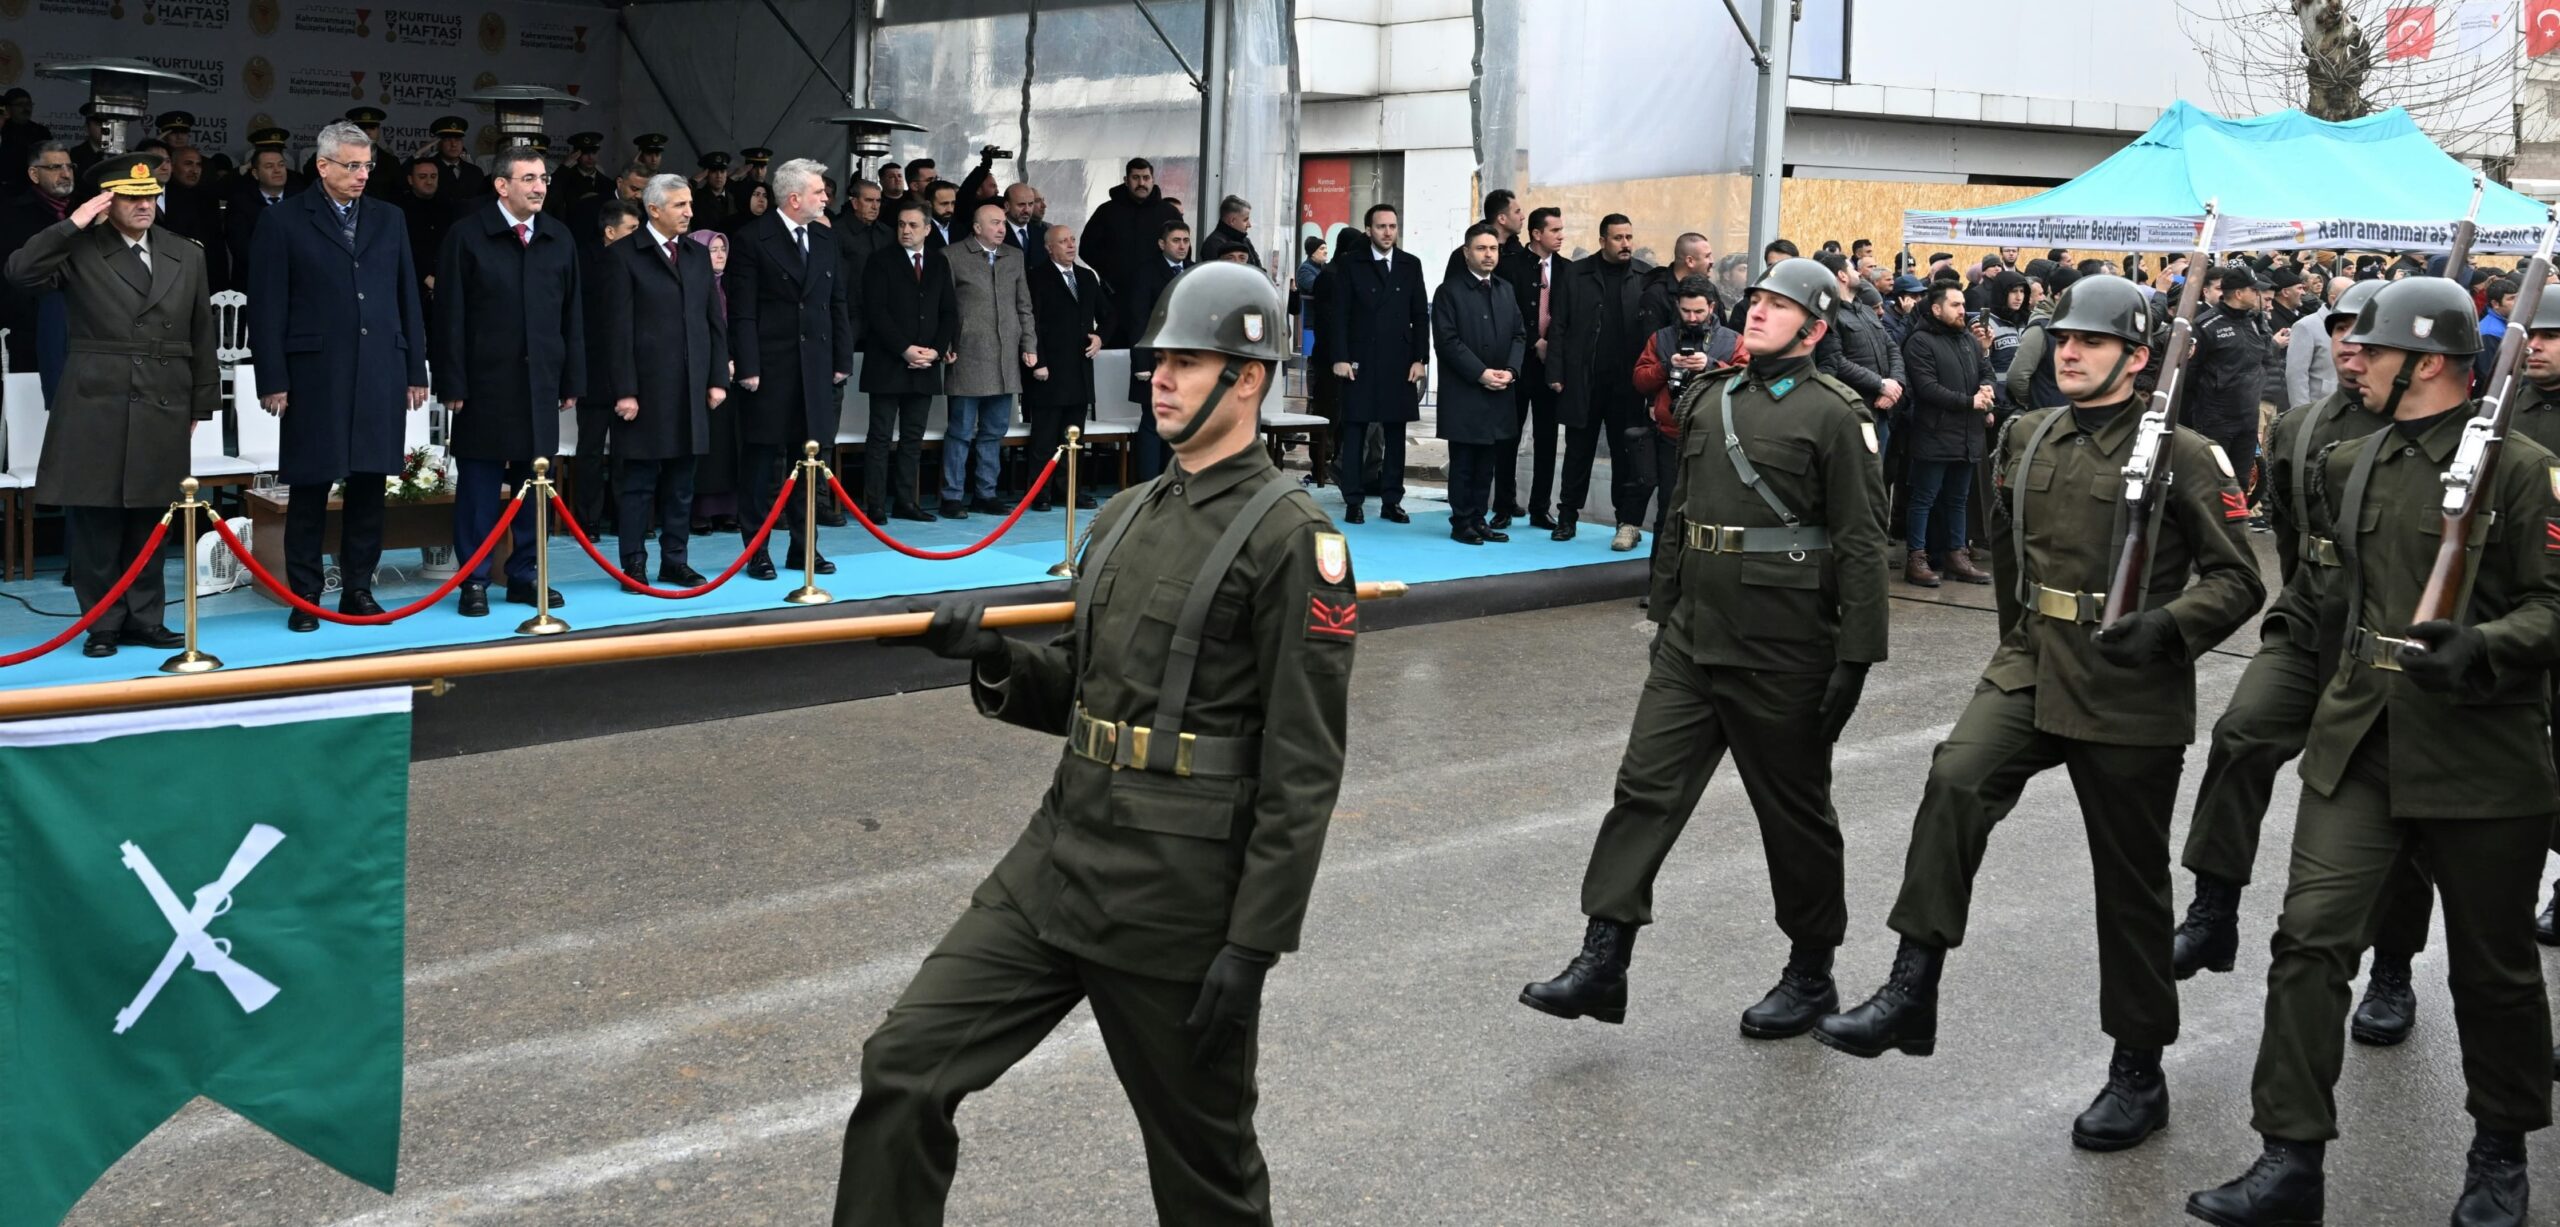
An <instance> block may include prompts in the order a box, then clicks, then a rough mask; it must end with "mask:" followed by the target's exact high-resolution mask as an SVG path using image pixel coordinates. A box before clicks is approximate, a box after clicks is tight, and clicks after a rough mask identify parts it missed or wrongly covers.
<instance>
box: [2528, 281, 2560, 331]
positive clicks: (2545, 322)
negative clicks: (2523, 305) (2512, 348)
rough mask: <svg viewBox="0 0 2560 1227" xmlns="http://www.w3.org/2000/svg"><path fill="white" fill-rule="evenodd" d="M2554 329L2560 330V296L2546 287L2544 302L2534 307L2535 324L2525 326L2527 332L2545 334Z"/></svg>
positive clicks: (2544, 289) (2543, 293) (2543, 291)
mask: <svg viewBox="0 0 2560 1227" xmlns="http://www.w3.org/2000/svg"><path fill="white" fill-rule="evenodd" d="M2553 328H2560V294H2553V293H2552V292H2551V287H2549V286H2544V287H2543V289H2542V301H2541V302H2538V303H2535V304H2534V305H2533V322H2532V323H2530V324H2527V325H2525V331H2527V332H2543V331H2546V330H2548V329H2553Z"/></svg>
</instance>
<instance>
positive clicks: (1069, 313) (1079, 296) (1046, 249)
mask: <svg viewBox="0 0 2560 1227" xmlns="http://www.w3.org/2000/svg"><path fill="white" fill-rule="evenodd" d="M1040 240H1041V246H1042V248H1043V254H1042V255H1041V256H1040V257H1039V258H1038V259H1035V260H1033V261H1032V262H1031V266H1030V267H1029V268H1028V269H1025V270H1024V273H1025V276H1026V278H1027V279H1028V280H1029V281H1030V283H1031V313H1032V315H1033V317H1034V318H1035V319H1036V320H1037V321H1038V325H1039V331H1040V344H1039V353H1040V365H1039V366H1037V367H1035V368H1033V369H1032V371H1031V378H1030V379H1028V380H1025V381H1024V382H1023V385H1022V415H1023V417H1024V418H1025V419H1026V420H1028V421H1029V422H1030V423H1031V438H1030V441H1029V442H1030V446H1029V448H1028V449H1027V450H1025V451H1024V452H1023V455H1024V456H1025V457H1026V458H1027V459H1029V460H1030V462H1031V463H1032V464H1034V465H1040V464H1046V463H1048V456H1049V454H1050V453H1051V452H1053V451H1056V450H1057V447H1058V443H1059V441H1060V440H1062V439H1064V438H1065V437H1066V433H1067V427H1069V426H1082V425H1083V424H1084V421H1085V417H1086V415H1087V414H1088V413H1090V412H1091V410H1092V409H1093V356H1094V355H1095V354H1097V353H1100V352H1102V338H1103V337H1105V336H1107V335H1109V334H1110V333H1112V332H1113V331H1115V330H1116V329H1118V328H1119V326H1120V320H1119V314H1118V312H1116V311H1115V310H1113V308H1112V305H1111V294H1110V292H1109V291H1107V290H1105V289H1103V288H1102V279H1101V278H1100V277H1097V276H1095V275H1094V272H1093V270H1092V269H1089V268H1084V267H1081V266H1079V265H1078V264H1077V263H1076V232H1075V229H1074V228H1073V227H1070V226H1049V227H1047V228H1046V229H1045V230H1044V231H1043V232H1042V234H1041V236H1040ZM1060 480H1064V479H1063V478H1053V479H1052V484H1051V485H1049V486H1046V487H1043V488H1042V489H1041V491H1040V497H1039V499H1038V500H1036V501H1034V502H1033V503H1032V504H1031V509H1032V510H1033V511H1047V510H1048V509H1049V504H1050V502H1051V499H1050V494H1051V492H1052V491H1054V490H1057V489H1061V488H1062V487H1059V486H1057V485H1056V484H1054V483H1055V482H1057V481H1060ZM1093 505H1094V498H1093V495H1092V494H1091V493H1089V492H1087V491H1083V490H1078V491H1077V492H1076V506H1078V507H1091V506H1093Z"/></svg>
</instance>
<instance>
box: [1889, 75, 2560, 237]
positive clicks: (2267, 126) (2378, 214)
mask: <svg viewBox="0 0 2560 1227" xmlns="http://www.w3.org/2000/svg"><path fill="white" fill-rule="evenodd" d="M2473 174H2474V172H2473V171H2472V169H2471V168H2470V167H2467V166H2464V165H2463V164H2461V163H2460V162H2457V161H2455V160H2453V158H2452V157H2451V156H2450V155H2448V154H2446V153H2445V151H2444V150H2442V149H2439V148H2437V147H2436V143H2435V142H2434V141H2432V140H2429V139H2428V138H2427V135H2426V133H2424V132H2421V131H2419V130H2418V125H2417V124H2416V123H2415V122H2414V121H2412V120H2411V119H2410V118H2409V113H2408V112H2407V111H2405V110H2402V109H2400V108H2398V107H2393V108H2392V109H2390V110H2388V111H2384V112H2382V113H2380V114H2377V115H2367V116H2365V117H2364V118H2362V119H2350V120H2346V121H2344V122H2339V123H2331V122H2329V121H2326V120H2319V119H2313V118H2312V117H2310V116H2308V115H2305V114H2303V113H2302V112H2301V111H2298V110H2283V111H2277V112H2275V113H2274V114H2271V115H2260V116H2258V117H2256V118H2254V119H2224V118H2223V117H2221V116H2219V115H2215V114H2213V113H2211V112H2209V111H2206V110H2204V109H2203V108H2201V107H2197V106H2195V105H2193V104H2191V103H2187V102H2179V103H2176V104H2175V105H2173V106H2171V107H2170V108H2169V109H2168V110H2167V111H2166V112H2164V113H2163V114H2162V115H2161V116H2160V121H2159V122H2158V123H2155V124H2153V125H2151V130H2150V131H2148V132H2145V133H2143V134H2142V135H2141V136H2139V137H2137V138H2135V139H2134V142H2133V143H2132V144H2130V145H2127V146H2125V147H2124V148H2123V149H2120V150H2118V151H2116V153H2115V154H2114V155H2113V156H2111V157H2109V158H2108V159H2107V160H2106V161H2104V162H2100V163H2098V164H2097V165H2096V166H2093V167H2091V168H2089V171H2088V173H2086V174H2083V175H2081V176H2080V177H2079V178H2077V179H2073V180H2072V181H2071V182H2069V183H2066V184H2063V185H2062V186H2060V187H2057V188H2054V189H2052V190H2050V191H2046V192H2040V193H2038V194H2036V195H2033V196H2029V197H2027V198H2026V199H2024V200H2014V201H2011V202H2009V203H2007V204H2001V205H1990V206H1986V207H1984V208H1979V209H1962V210H1957V211H1955V212H1943V211H1940V212H1931V211H1925V210H1912V211H1909V212H1906V213H1904V214H1903V215H1902V238H1903V241H1904V242H1906V243H1970V244H1979V245H1983V246H1992V247H2090V248H2100V249H2105V250H2113V251H2185V250H2187V249H2189V248H2192V247H2193V246H2195V240H2196V227H2197V225H2198V224H2200V223H2201V222H2202V221H2203V219H2204V206H2205V202H2206V201H2208V200H2211V201H2215V202H2216V203H2217V204H2218V206H2219V208H2220V210H2221V221H2220V222H2219V223H2218V224H2217V225H2216V227H2215V231H2214V246H2215V247H2216V248H2219V249H2221V250H2225V251H2238V250H2259V249H2264V248H2278V247H2282V248H2331V249H2348V248H2352V249H2356V250H2382V251H2424V250H2434V251H2443V250H2445V249H2447V248H2449V247H2451V246H2452V245H2453V227H2454V223H2455V222H2456V221H2458V220H2460V219H2461V217H2462V215H2463V212H2464V210H2466V209H2467V208H2469V207H2470V204H2471V184H2472V178H2473ZM2548 216H2549V213H2548V210H2546V208H2545V207H2544V206H2543V204H2542V203H2541V202H2539V201H2537V200H2534V199H2533V198H2531V197H2529V196H2526V195H2524V194H2522V193H2520V192H2517V191H2514V190H2513V189H2510V188H2507V187H2504V186H2502V185H2499V184H2495V183H2492V184H2489V185H2488V190H2487V193H2486V195H2484V196H2483V197H2482V199H2481V201H2480V219H2479V234H2478V236H2477V238H2476V239H2475V240H2474V242H2473V248H2474V250H2478V251H2498V252H2517V253H2524V252H2530V251H2532V250H2533V249H2534V247H2535V245H2536V244H2537V243H2538V242H2539V240H2540V239H2541V237H2542V227H2543V225H2544V223H2545V221H2546V219H2547V218H2548Z"/></svg>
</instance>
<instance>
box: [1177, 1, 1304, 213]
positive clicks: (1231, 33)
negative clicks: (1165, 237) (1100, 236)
mask: <svg viewBox="0 0 2560 1227" xmlns="http://www.w3.org/2000/svg"><path fill="white" fill-rule="evenodd" d="M1200 47H1201V50H1200V81H1201V85H1202V89H1201V92H1200V173H1199V175H1198V176H1197V180H1196V184H1195V188H1196V190H1194V191H1193V193H1192V195H1194V196H1196V197H1198V199H1196V200H1193V201H1192V202H1191V217H1192V222H1191V230H1192V233H1194V234H1198V235H1202V236H1204V237H1205V236H1206V235H1207V234H1208V233H1209V232H1210V231H1211V230H1215V229H1217V226H1218V202H1219V201H1221V200H1224V199H1225V198H1226V195H1227V100H1228V88H1229V87H1228V82H1227V77H1228V73H1227V67H1228V64H1227V61H1228V60H1229V59H1230V58H1231V57H1232V56H1233V55H1234V53H1235V51H1234V48H1235V0H1205V2H1204V3H1203V4H1202V5H1201V6H1200ZM1292 224H1294V222H1293V223H1292Z"/></svg>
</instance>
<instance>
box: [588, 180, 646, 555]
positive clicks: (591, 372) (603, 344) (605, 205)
mask: <svg viewBox="0 0 2560 1227" xmlns="http://www.w3.org/2000/svg"><path fill="white" fill-rule="evenodd" d="M644 220H646V217H645V215H644V214H642V213H641V211H640V206H639V205H636V204H633V203H631V202H630V201H628V200H607V201H604V202H602V203H601V204H600V205H599V206H598V211H597V226H598V230H599V233H598V236H597V237H596V238H595V239H586V238H584V236H573V237H577V238H579V239H580V241H579V243H578V283H579V285H580V286H581V287H583V288H584V289H585V291H586V300H587V301H586V312H587V382H588V384H590V385H593V386H591V387H590V388H589V390H588V392H587V395H586V396H584V397H583V398H581V399H580V400H579V401H578V455H577V458H576V459H575V460H572V461H570V464H569V474H570V498H571V501H572V502H573V503H574V504H575V505H576V508H577V515H578V522H579V523H580V524H594V525H601V524H604V523H605V522H606V521H607V519H608V518H609V517H610V516H612V515H613V514H614V512H613V507H614V499H613V498H612V497H611V495H612V491H613V480H612V472H613V466H612V461H611V456H612V441H613V401H612V400H611V399H610V398H608V397H606V396H604V395H603V394H602V393H601V392H599V391H597V390H596V389H597V388H598V387H601V385H602V384H603V383H604V378H605V373H606V372H607V371H609V370H611V369H612V366H613V346H612V342H613V337H612V335H611V333H610V332H609V331H608V330H607V328H606V325H605V321H606V319H607V318H609V317H610V315H611V304H610V303H608V302H607V301H606V300H605V297H604V292H605V287H606V286H607V285H608V284H609V283H610V282H611V280H612V278H611V277H609V276H607V273H608V272H609V271H610V268H611V266H610V265H609V264H608V263H607V262H606V253H607V252H610V251H612V250H613V249H614V248H615V247H616V246H618V245H620V243H621V242H622V241H623V240H624V239H625V238H628V237H630V236H631V235H632V234H634V233H637V232H638V231H639V229H640V224H641V222H643V221H644ZM596 531H602V530H601V529H598V530H596Z"/></svg>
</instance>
